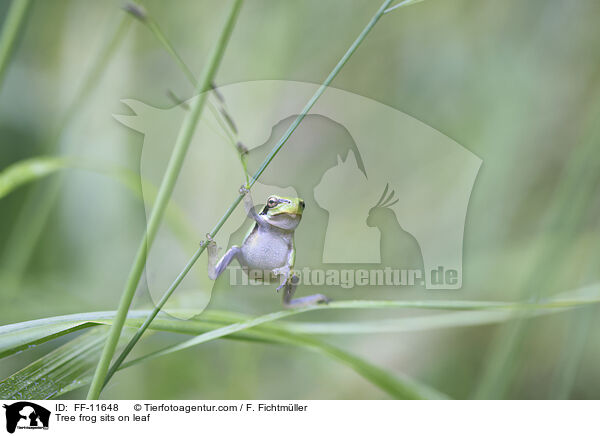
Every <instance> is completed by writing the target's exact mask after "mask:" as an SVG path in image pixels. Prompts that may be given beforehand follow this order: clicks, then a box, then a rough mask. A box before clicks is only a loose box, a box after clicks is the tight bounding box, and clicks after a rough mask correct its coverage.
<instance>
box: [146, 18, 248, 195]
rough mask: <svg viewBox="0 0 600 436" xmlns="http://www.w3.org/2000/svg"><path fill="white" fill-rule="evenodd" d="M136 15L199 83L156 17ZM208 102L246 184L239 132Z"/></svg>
mask: <svg viewBox="0 0 600 436" xmlns="http://www.w3.org/2000/svg"><path fill="white" fill-rule="evenodd" d="M135 10H136V11H137V9H135ZM134 16H135V17H136V18H138V19H139V20H140V21H141V22H142V23H143V24H144V25H145V26H147V27H148V29H149V30H150V32H152V34H153V35H154V36H155V37H156V39H157V40H158V42H160V44H161V45H162V46H163V47H164V49H165V50H166V52H167V53H168V54H169V55H170V56H171V57H172V58H173V60H174V61H175V63H176V64H177V65H178V66H179V68H180V69H181V71H182V72H183V74H184V75H185V77H186V78H187V79H188V81H189V82H190V84H191V85H192V86H193V87H195V86H196V85H197V83H196V77H195V76H194V73H193V72H192V70H191V68H190V67H188V66H187V64H186V63H185V61H184V60H183V58H182V57H181V55H180V54H179V53H178V52H177V50H176V49H175V47H174V46H173V44H171V42H170V41H169V39H168V38H167V36H166V35H165V34H164V32H163V31H162V29H161V28H160V26H159V25H158V23H157V22H156V20H154V18H152V16H150V15H149V14H148V13H147V12H146V11H143V15H141V14H140V12H137V13H134ZM207 103H208V108H209V109H210V111H211V113H212V114H213V116H214V117H215V120H217V123H219V126H220V127H221V129H223V132H225V135H226V140H227V141H229V143H230V145H231V146H232V147H233V149H234V152H235V153H236V154H237V156H238V158H239V160H240V163H241V165H242V169H243V170H244V177H245V179H246V184H247V183H248V170H247V166H246V160H245V157H244V153H242V152H241V151H240V150H239V149H238V147H237V144H238V143H239V138H238V134H237V132H236V130H235V129H234V127H233V126H232V125H231V124H230V122H229V121H228V120H227V119H226V117H225V115H223V113H222V112H221V111H220V110H219V108H218V107H217V105H216V104H215V103H214V102H212V101H211V99H210V96H209V98H208V100H207ZM223 110H225V109H223ZM228 116H229V115H228Z"/></svg>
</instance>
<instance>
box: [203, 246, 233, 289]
mask: <svg viewBox="0 0 600 436" xmlns="http://www.w3.org/2000/svg"><path fill="white" fill-rule="evenodd" d="M206 248H207V250H208V278H210V279H211V280H216V279H217V277H219V276H220V275H221V273H222V272H223V271H225V269H226V268H227V267H228V266H229V264H230V263H231V261H232V260H233V259H236V258H237V256H238V254H240V252H241V249H240V247H238V246H237V245H234V246H233V247H231V248H230V249H229V250H227V253H225V255H224V256H223V257H222V258H221V260H219V261H218V262H217V259H218V257H219V249H218V248H217V244H215V243H214V242H212V243H209V244H208V246H207V247H206Z"/></svg>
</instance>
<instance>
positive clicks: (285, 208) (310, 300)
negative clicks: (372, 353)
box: [207, 187, 329, 308]
mask: <svg viewBox="0 0 600 436" xmlns="http://www.w3.org/2000/svg"><path fill="white" fill-rule="evenodd" d="M240 192H241V193H242V194H244V207H245V208H246V212H247V214H248V216H249V217H250V218H252V219H253V220H254V221H255V224H254V225H253V226H252V228H251V229H250V231H249V232H248V234H247V235H246V237H245V238H244V241H243V242H242V246H241V247H240V246H237V245H234V246H233V247H231V248H230V249H229V250H227V253H225V255H224V256H223V257H222V258H221V260H219V261H218V262H217V259H218V252H219V249H218V248H217V244H216V242H215V241H213V240H209V241H208V246H207V250H208V277H209V278H210V279H211V280H216V279H217V277H219V276H220V275H221V273H222V272H223V271H224V270H225V269H226V268H227V266H228V265H229V264H230V263H231V261H233V259H237V261H238V262H239V263H240V265H241V266H242V269H243V271H246V272H247V271H248V270H259V271H268V272H269V274H270V276H271V277H276V276H279V277H280V283H281V284H280V286H279V287H278V288H277V291H279V290H280V289H282V288H283V289H284V292H283V305H284V306H285V307H288V308H292V307H302V306H309V305H312V304H318V303H327V302H328V301H329V299H328V298H327V297H325V296H324V295H321V294H315V295H309V296H308V297H302V298H296V299H294V300H292V296H293V295H294V292H295V291H296V286H297V284H298V281H299V279H298V276H296V275H295V274H294V272H293V267H294V260H295V257H296V249H295V247H294V231H295V230H296V227H298V224H300V220H301V219H302V212H303V211H304V207H305V205H304V201H303V200H302V199H301V198H286V197H279V196H277V195H271V196H270V197H269V198H268V199H267V204H266V205H265V207H264V208H263V210H262V211H261V212H260V213H256V211H255V210H254V203H253V201H252V196H251V195H250V192H249V191H248V190H247V189H246V188H245V187H242V188H241V189H240Z"/></svg>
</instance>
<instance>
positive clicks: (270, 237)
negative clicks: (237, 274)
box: [238, 229, 293, 270]
mask: <svg viewBox="0 0 600 436" xmlns="http://www.w3.org/2000/svg"><path fill="white" fill-rule="evenodd" d="M292 237H293V236H292V235H286V234H279V233H275V234H273V233H272V232H265V231H261V230H260V229H257V231H255V232H253V233H252V234H250V235H249V236H248V238H247V239H246V240H245V241H244V243H243V244H242V247H241V253H240V256H239V257H238V259H239V262H240V263H241V264H242V266H244V267H248V268H249V269H260V270H272V269H274V268H280V267H282V266H284V265H286V264H287V261H288V257H289V254H290V251H291V249H292V245H293V244H292Z"/></svg>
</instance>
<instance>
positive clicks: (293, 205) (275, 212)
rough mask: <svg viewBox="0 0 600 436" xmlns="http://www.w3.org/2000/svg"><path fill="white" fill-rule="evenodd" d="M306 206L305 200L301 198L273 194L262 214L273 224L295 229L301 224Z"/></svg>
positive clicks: (286, 228) (282, 227) (285, 228)
mask: <svg viewBox="0 0 600 436" xmlns="http://www.w3.org/2000/svg"><path fill="white" fill-rule="evenodd" d="M304 207H305V204H304V200H302V199H301V198H288V197H280V196H278V195H271V196H270V197H269V198H268V199H267V203H266V204H265V207H264V208H263V210H262V212H261V213H260V214H261V215H263V216H265V217H266V220H267V221H268V222H269V224H271V225H272V226H275V227H278V228H280V229H284V230H293V229H295V228H296V227H298V224H300V219H301V218H302V212H304Z"/></svg>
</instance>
